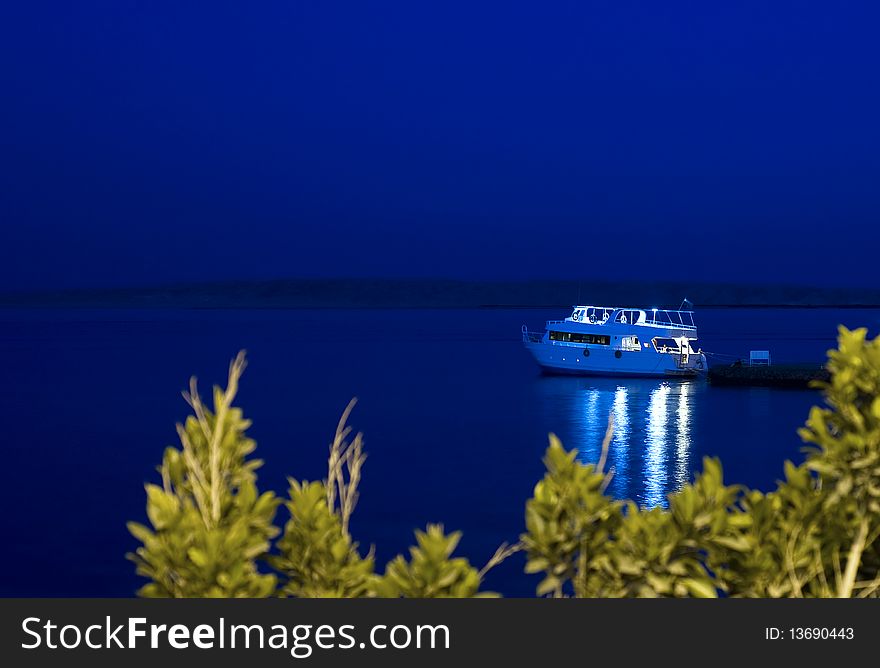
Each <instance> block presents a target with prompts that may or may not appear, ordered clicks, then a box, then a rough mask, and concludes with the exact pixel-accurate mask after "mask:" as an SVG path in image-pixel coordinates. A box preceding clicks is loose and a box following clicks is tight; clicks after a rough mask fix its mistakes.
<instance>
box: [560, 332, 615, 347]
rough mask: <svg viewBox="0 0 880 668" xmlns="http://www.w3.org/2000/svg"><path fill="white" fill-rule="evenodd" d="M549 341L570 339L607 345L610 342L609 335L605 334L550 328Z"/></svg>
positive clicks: (576, 341)
mask: <svg viewBox="0 0 880 668" xmlns="http://www.w3.org/2000/svg"><path fill="white" fill-rule="evenodd" d="M550 340H551V341H570V342H571V343H592V344H595V345H599V346H607V345H609V344H610V343H611V340H610V337H608V336H607V335H605V334H587V333H582V332H555V331H553V330H550Z"/></svg>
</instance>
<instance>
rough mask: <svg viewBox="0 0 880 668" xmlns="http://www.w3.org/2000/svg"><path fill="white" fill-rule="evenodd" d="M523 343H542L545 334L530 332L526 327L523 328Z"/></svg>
mask: <svg viewBox="0 0 880 668" xmlns="http://www.w3.org/2000/svg"><path fill="white" fill-rule="evenodd" d="M522 337H523V343H541V342H542V341H543V340H544V333H543V332H530V331H529V328H528V327H526V326H525V325H523V326H522Z"/></svg>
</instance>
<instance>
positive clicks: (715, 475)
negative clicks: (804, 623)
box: [522, 328, 880, 597]
mask: <svg viewBox="0 0 880 668" xmlns="http://www.w3.org/2000/svg"><path fill="white" fill-rule="evenodd" d="M865 335H866V332H865V330H856V331H853V332H850V331H848V330H846V329H844V328H841V330H840V338H839V349H838V350H834V351H830V353H829V358H830V359H829V363H828V369H829V371H830V372H831V380H830V382H828V383H821V384H820V386H821V387H822V388H823V389H824V391H825V396H826V399H827V402H828V407H827V408H814V409H813V410H812V411H811V413H810V417H809V419H808V421H807V425H806V427H805V428H804V429H802V430H801V432H800V433H801V435H802V437H803V438H804V439H805V440H806V441H807V442H809V443H811V444H812V445H813V447H812V448H811V449H810V450H809V451H808V454H807V458H806V461H805V462H804V464H802V465H801V466H795V465H794V464H792V463H791V462H786V464H785V480H783V481H781V482H780V483H779V484H778V485H777V488H776V489H775V490H774V491H773V492H770V493H768V494H763V493H761V492H757V491H752V490H747V489H743V488H740V487H730V486H726V485H725V484H724V482H723V480H722V475H721V464H720V462H718V461H716V460H712V459H706V460H705V461H704V465H703V467H704V468H703V473H702V474H701V475H699V476H698V477H697V480H696V481H695V482H694V484H692V485H686V486H685V487H684V488H683V489H682V490H681V491H680V492H678V493H677V494H673V495H670V497H669V510H663V509H660V508H655V509H652V510H645V509H641V508H638V507H637V506H636V505H635V504H633V503H627V504H625V505H623V506H621V505H619V504H616V503H614V502H612V501H611V500H610V499H608V498H607V497H605V495H604V493H603V490H604V487H605V485H606V484H607V481H608V478H609V475H610V474H603V473H602V471H601V470H597V469H596V468H595V467H593V466H590V465H586V466H584V465H581V464H579V463H577V461H576V459H575V453H574V452H569V453H566V452H565V451H564V450H563V449H562V447H561V445H560V444H559V442H558V440H556V439H555V437H552V436H551V440H550V447H549V448H548V450H547V456H546V457H545V464H546V467H547V473H546V475H545V476H544V479H543V480H542V481H541V482H540V483H538V485H537V486H536V488H535V492H534V496H533V497H532V499H530V500H529V502H528V503H527V505H526V533H525V534H523V536H522V543H523V545H524V547H525V549H526V553H527V564H526V570H527V571H528V572H541V573H543V574H544V578H543V580H542V581H541V582H540V583H539V585H538V589H537V591H538V594H539V595H544V594H548V593H549V594H553V595H556V596H560V595H565V594H574V595H576V596H590V597H598V596H602V597H604V596H615V597H616V596H717V595H718V594H725V595H728V596H747V597H803V596H811V597H815V596H841V597H848V596H861V597H876V596H878V592H880V545H878V543H880V541H878V536H880V337H878V338H877V339H875V340H874V341H866V340H865ZM606 445H607V438H606ZM603 459H604V455H603Z"/></svg>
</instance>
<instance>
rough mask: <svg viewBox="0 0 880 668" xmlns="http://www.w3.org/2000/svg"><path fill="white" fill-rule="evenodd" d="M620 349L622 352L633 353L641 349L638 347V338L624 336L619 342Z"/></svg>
mask: <svg viewBox="0 0 880 668" xmlns="http://www.w3.org/2000/svg"><path fill="white" fill-rule="evenodd" d="M620 347H621V349H623V350H630V351H633V352H636V351H639V350H641V349H642V347H641V346H640V345H639V337H637V336H624V337H623V338H622V339H621V340H620Z"/></svg>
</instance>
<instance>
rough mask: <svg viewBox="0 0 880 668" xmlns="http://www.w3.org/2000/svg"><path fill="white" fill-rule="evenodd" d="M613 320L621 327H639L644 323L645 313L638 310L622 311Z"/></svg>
mask: <svg viewBox="0 0 880 668" xmlns="http://www.w3.org/2000/svg"><path fill="white" fill-rule="evenodd" d="M615 320H616V321H617V322H619V323H621V324H623V325H627V324H629V325H641V324H644V323H645V312H644V311H641V310H638V309H624V310H622V311H621V312H620V313H618V314H617V317H616V318H615Z"/></svg>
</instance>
